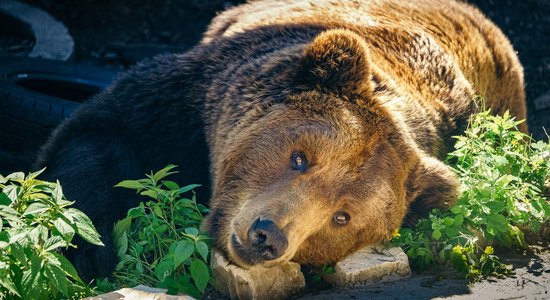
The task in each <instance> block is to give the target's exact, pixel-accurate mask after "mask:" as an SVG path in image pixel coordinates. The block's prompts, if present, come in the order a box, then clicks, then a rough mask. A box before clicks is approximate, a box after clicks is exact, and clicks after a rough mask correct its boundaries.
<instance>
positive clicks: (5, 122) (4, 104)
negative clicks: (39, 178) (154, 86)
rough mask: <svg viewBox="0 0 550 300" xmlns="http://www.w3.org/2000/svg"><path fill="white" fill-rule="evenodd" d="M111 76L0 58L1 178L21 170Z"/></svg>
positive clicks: (74, 67)
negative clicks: (62, 123)
mask: <svg viewBox="0 0 550 300" xmlns="http://www.w3.org/2000/svg"><path fill="white" fill-rule="evenodd" d="M115 76H116V72H114V71H111V70H107V69H103V68H98V67H91V66H85V65H79V64H74V63H67V62H61V61H54V60H44V59H33V58H14V57H5V58H0V174H4V173H7V172H10V171H13V170H23V169H26V168H27V167H28V166H29V165H30V163H31V161H32V160H33V159H34V158H33V156H34V154H35V153H36V151H37V150H38V149H39V147H40V146H41V145H42V144H43V143H44V142H45V141H46V140H47V138H48V136H49V135H50V133H51V131H52V130H53V129H54V128H55V127H56V126H57V125H58V124H59V123H61V121H63V120H64V119H65V118H67V117H68V116H69V115H71V113H72V112H74V111H75V110H76V109H77V108H78V106H79V105H80V103H82V102H84V101H86V100H87V99H88V98H89V97H90V96H92V95H94V94H95V93H97V92H99V91H101V90H102V89H104V88H105V87H107V86H108V85H109V84H110V83H111V82H112V81H113V79H114V77H115Z"/></svg>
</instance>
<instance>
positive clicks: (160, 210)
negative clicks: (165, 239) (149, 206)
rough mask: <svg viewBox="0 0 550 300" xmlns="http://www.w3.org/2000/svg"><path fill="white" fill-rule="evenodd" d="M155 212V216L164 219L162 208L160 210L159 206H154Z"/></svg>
mask: <svg viewBox="0 0 550 300" xmlns="http://www.w3.org/2000/svg"><path fill="white" fill-rule="evenodd" d="M153 212H154V213H155V215H157V216H158V217H160V218H164V214H163V213H162V208H160V206H159V205H154V206H153Z"/></svg>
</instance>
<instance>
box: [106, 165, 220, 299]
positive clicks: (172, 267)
mask: <svg viewBox="0 0 550 300" xmlns="http://www.w3.org/2000/svg"><path fill="white" fill-rule="evenodd" d="M174 168H175V166H174V165H169V166H167V167H166V168H164V169H162V170H160V171H158V172H156V173H154V174H153V173H152V174H149V175H146V176H147V178H145V179H140V180H125V181H122V182H121V183H119V184H117V185H116V186H117V187H123V188H129V189H134V190H136V192H137V193H138V194H140V195H142V196H144V197H147V198H149V200H147V201H144V202H141V203H140V204H139V206H138V207H135V208H132V209H130V210H129V211H128V214H127V217H126V218H124V219H122V220H120V221H119V222H117V224H116V225H115V228H114V238H115V245H116V249H117V253H118V256H119V257H120V260H121V261H120V263H119V264H118V265H117V266H116V270H115V272H114V273H113V277H114V278H115V281H116V283H117V284H118V285H126V286H133V285H136V284H145V285H148V286H154V287H162V288H167V289H168V292H169V293H178V292H182V293H185V294H188V295H192V296H195V297H200V295H201V294H202V293H204V290H205V289H206V286H207V285H208V283H209V281H210V280H211V276H210V270H209V267H208V256H209V253H210V238H209V237H208V236H207V235H204V234H202V233H199V227H200V224H201V222H202V220H203V218H204V217H203V215H204V214H206V213H207V212H208V209H207V208H206V207H205V206H203V205H201V204H197V202H196V199H195V193H194V191H193V189H194V188H197V187H199V185H196V184H193V185H187V186H184V187H180V186H179V185H178V184H177V183H175V182H173V181H170V180H165V178H166V177H167V176H169V175H171V174H174V173H176V172H175V171H173V170H174ZM190 192H191V193H192V194H191V197H189V198H186V197H183V195H184V194H189V193H190ZM102 285H107V286H108V285H109V284H108V283H106V282H105V281H102Z"/></svg>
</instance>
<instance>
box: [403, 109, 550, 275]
mask: <svg viewBox="0 0 550 300" xmlns="http://www.w3.org/2000/svg"><path fill="white" fill-rule="evenodd" d="M520 123H521V121H515V120H513V119H512V118H511V117H510V115H509V114H508V113H506V114H504V115H503V116H493V115H491V114H490V111H488V110H484V111H482V112H480V113H478V114H476V115H474V116H473V117H472V119H471V121H470V126H469V128H468V129H467V130H466V131H465V133H464V135H463V136H459V137H456V139H457V142H456V144H455V150H454V151H453V152H451V153H450V154H449V155H448V160H447V161H448V163H449V164H450V165H451V166H452V168H453V169H454V171H455V172H456V174H457V175H458V177H459V178H460V180H461V184H462V195H461V197H460V198H459V200H458V202H457V203H456V204H455V205H454V206H453V207H452V208H451V209H450V210H448V211H445V212H441V211H437V210H434V211H432V212H431V213H430V214H429V216H428V218H426V219H422V220H420V221H419V222H418V224H417V225H416V226H415V227H414V228H402V229H401V230H400V231H399V234H397V235H396V237H394V239H393V241H394V243H397V244H398V245H400V246H402V247H403V248H404V250H405V251H406V253H407V255H408V256H409V259H410V261H411V265H412V266H413V267H414V268H415V269H417V270H420V271H421V270H424V269H426V268H428V267H430V266H431V265H433V264H447V263H450V264H452V265H453V266H455V268H456V269H457V270H459V271H461V272H463V273H464V274H466V277H467V278H468V279H470V280H471V281H478V280H480V279H482V278H484V277H487V276H504V275H507V274H509V273H510V269H509V268H508V267H507V266H506V265H504V264H503V263H501V262H500V260H499V259H498V257H497V256H496V255H495V254H494V253H493V252H494V249H493V247H499V248H505V249H510V248H523V249H524V248H526V247H527V243H526V241H525V237H524V233H525V232H529V233H530V234H533V235H535V236H536V235H538V234H539V233H540V232H541V228H542V227H543V226H544V225H545V224H546V225H548V224H547V223H548V220H549V217H550V205H549V203H548V202H547V200H546V199H545V197H544V196H543V192H542V191H543V190H544V188H545V186H544V185H545V181H546V180H548V178H549V177H550V159H549V157H550V144H548V143H544V142H542V141H538V142H534V141H533V140H532V139H531V138H530V137H529V136H527V135H525V134H523V133H521V132H519V131H518V130H517V125H518V124H520Z"/></svg>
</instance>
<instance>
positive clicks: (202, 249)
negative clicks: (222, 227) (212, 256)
mask: <svg viewBox="0 0 550 300" xmlns="http://www.w3.org/2000/svg"><path fill="white" fill-rule="evenodd" d="M195 248H196V249H197V252H198V253H199V254H200V255H201V256H202V258H203V259H204V261H208V252H209V251H208V245H206V243H205V242H203V241H198V242H197V243H196V244H195Z"/></svg>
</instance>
